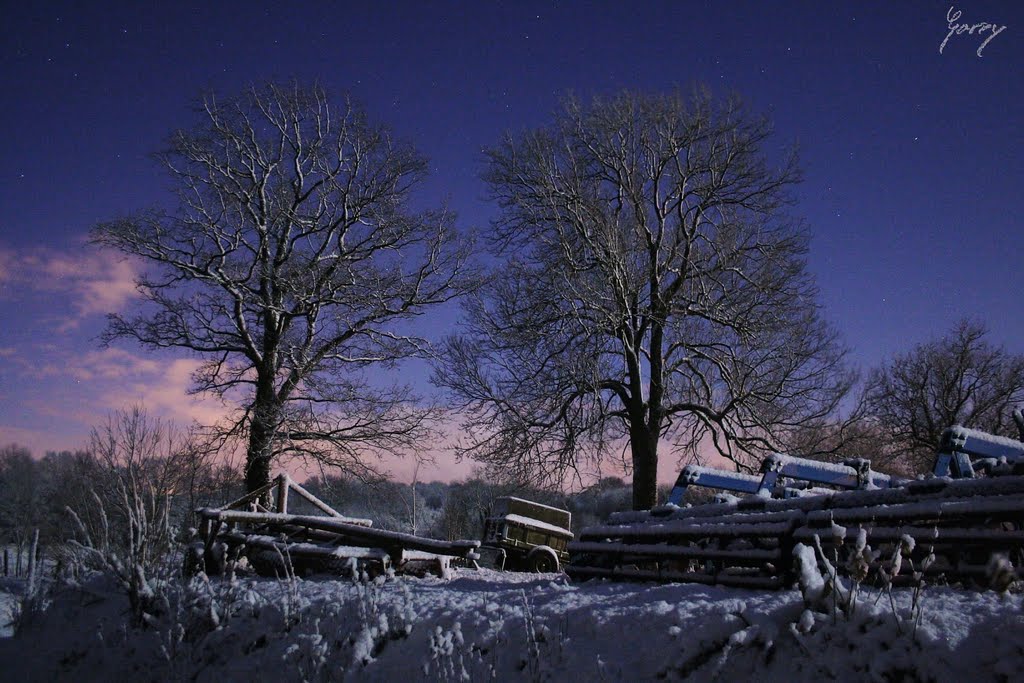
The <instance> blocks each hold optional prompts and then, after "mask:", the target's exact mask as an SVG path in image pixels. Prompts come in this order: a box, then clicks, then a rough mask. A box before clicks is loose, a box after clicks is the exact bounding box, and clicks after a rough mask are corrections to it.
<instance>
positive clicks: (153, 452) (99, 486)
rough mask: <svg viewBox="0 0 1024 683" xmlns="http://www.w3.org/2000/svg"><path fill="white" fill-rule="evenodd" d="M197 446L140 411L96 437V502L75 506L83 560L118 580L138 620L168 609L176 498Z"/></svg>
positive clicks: (117, 418) (117, 419) (116, 419)
mask: <svg viewBox="0 0 1024 683" xmlns="http://www.w3.org/2000/svg"><path fill="white" fill-rule="evenodd" d="M191 447H192V444H191V442H190V441H189V440H188V439H186V438H182V437H180V436H179V435H178V434H176V433H175V432H174V430H173V429H171V428H170V427H169V426H167V425H166V424H164V423H163V422H162V421H160V420H158V419H151V418H149V417H148V416H147V415H146V413H145V411H144V410H143V409H141V408H139V407H134V408H132V409H130V410H127V411H122V412H118V413H116V414H115V415H113V416H112V417H111V418H110V419H108V421H107V423H106V424H105V425H103V426H102V427H99V428H97V429H94V430H93V433H92V438H91V449H92V453H93V456H94V457H95V458H96V461H97V463H98V467H97V469H96V470H95V472H96V480H95V481H92V482H89V484H90V486H89V488H91V492H90V493H91V503H92V504H91V505H89V506H88V507H86V508H85V509H79V510H72V509H71V508H68V509H67V511H68V514H69V515H70V516H71V519H72V521H73V524H74V534H75V538H74V539H73V541H72V545H73V546H74V547H76V548H77V549H78V551H79V553H78V559H79V561H81V562H83V563H84V564H85V565H86V566H88V567H91V568H96V569H101V570H103V571H106V572H109V573H110V574H112V575H113V576H114V577H115V578H116V580H117V581H118V583H119V584H120V585H121V586H122V588H123V589H124V590H125V592H126V593H127V595H128V600H129V602H130V604H131V613H132V616H133V619H134V620H135V622H136V623H146V622H147V621H148V620H149V619H150V618H151V617H152V616H153V615H154V613H155V612H157V611H159V610H161V609H164V608H165V607H166V605H165V604H163V603H165V600H164V599H163V598H162V596H161V590H160V589H161V586H162V585H163V584H165V583H166V582H167V580H169V579H170V578H171V577H172V576H173V574H174V569H173V568H172V567H173V563H172V561H171V560H172V554H173V552H174V550H175V547H176V542H175V534H174V525H173V524H172V521H171V494H172V493H173V492H174V491H175V490H176V488H177V487H178V486H179V485H181V484H182V482H181V477H182V473H183V472H186V471H187V467H185V464H186V462H187V461H188V459H189V458H190V457H191V455H192V453H193V451H192V448H191Z"/></svg>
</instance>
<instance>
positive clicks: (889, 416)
mask: <svg viewBox="0 0 1024 683" xmlns="http://www.w3.org/2000/svg"><path fill="white" fill-rule="evenodd" d="M987 337H988V330H987V329H986V327H985V326H984V325H983V324H981V323H979V322H976V321H970V320H962V321H960V322H958V323H957V324H956V325H955V326H954V328H953V329H952V330H950V332H948V333H947V334H946V335H944V336H943V337H942V338H940V339H936V340H932V341H929V342H926V343H923V344H919V345H918V346H916V347H914V348H913V349H912V350H910V351H908V352H907V353H904V354H901V355H897V356H895V357H894V358H893V359H892V360H891V361H889V362H888V363H885V364H884V365H882V366H881V367H880V368H877V369H876V370H874V371H873V372H872V373H871V374H870V376H869V377H868V381H867V384H866V387H865V401H866V405H867V407H868V409H869V414H870V415H871V417H872V418H873V420H874V421H875V423H876V424H877V425H878V426H879V427H880V428H881V429H882V432H883V434H884V435H885V445H886V448H885V453H884V456H885V457H886V458H887V459H888V460H890V461H892V462H893V463H894V464H896V465H898V466H899V467H901V468H902V469H904V470H906V471H908V472H920V471H922V470H923V469H926V468H927V467H929V466H930V465H931V464H932V461H933V459H934V457H935V451H936V449H937V448H938V446H939V442H940V439H941V436H942V432H943V430H944V429H946V428H947V427H950V426H952V425H955V424H958V425H963V426H965V427H972V428H975V429H982V430H985V431H987V432H992V433H994V434H999V435H1001V436H1011V437H1013V438H1019V437H1020V434H1019V432H1018V429H1017V426H1016V425H1015V424H1014V419H1013V411H1014V409H1015V408H1019V407H1020V406H1022V405H1024V355H1021V354H1013V353H1010V352H1009V351H1007V350H1006V349H1005V348H1003V347H999V346H994V345H992V344H991V343H989V341H988V339H987Z"/></svg>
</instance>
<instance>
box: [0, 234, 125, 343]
mask: <svg viewBox="0 0 1024 683" xmlns="http://www.w3.org/2000/svg"><path fill="white" fill-rule="evenodd" d="M139 272H140V265H139V263H138V262H137V261H134V260H130V259H126V258H124V257H123V256H122V255H121V254H118V253H117V252H114V251H111V250H107V249H98V248H92V247H87V246H84V245H83V246H80V247H76V248H74V249H70V250H58V249H53V248H48V247H35V248H31V249H24V250H14V249H6V248H3V247H0V284H2V285H4V286H3V288H2V289H0V293H2V294H0V295H3V296H5V297H6V298H9V299H10V298H18V297H19V296H20V295H21V294H23V293H25V292H41V293H46V294H54V295H59V296H60V297H61V299H62V300H63V301H64V302H68V303H69V304H70V307H71V311H70V313H69V314H65V315H63V316H61V317H60V318H59V319H58V323H57V331H58V332H67V331H70V330H73V329H75V328H77V327H78V325H79V324H80V323H81V322H82V320H84V319H85V318H87V317H90V316H94V315H103V314H106V313H116V312H119V311H121V310H123V309H124V308H125V306H127V305H128V303H129V302H130V301H131V300H132V299H133V298H135V297H136V296H138V292H137V291H136V288H135V279H136V277H137V276H138V275H139Z"/></svg>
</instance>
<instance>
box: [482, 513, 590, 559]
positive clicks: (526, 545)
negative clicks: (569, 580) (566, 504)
mask: <svg viewBox="0 0 1024 683" xmlns="http://www.w3.org/2000/svg"><path fill="white" fill-rule="evenodd" d="M571 525H572V513H570V512H569V511H568V510H562V509H560V508H556V507H551V506H550V505H542V504H541V503H535V502H533V501H531V500H525V499H523V498H516V497H514V496H503V497H501V498H497V499H496V500H495V501H494V503H493V504H492V505H491V513H490V515H489V516H488V517H487V519H486V520H485V522H484V536H483V545H482V547H481V548H480V551H481V556H482V559H483V561H484V563H485V564H489V565H491V566H493V567H494V568H495V569H512V570H517V571H532V572H557V571H561V567H562V565H563V564H565V563H566V562H567V561H568V560H569V553H568V549H567V548H568V543H569V541H571V540H572V538H573V534H572V531H570V528H571Z"/></svg>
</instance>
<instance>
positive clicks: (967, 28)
mask: <svg viewBox="0 0 1024 683" xmlns="http://www.w3.org/2000/svg"><path fill="white" fill-rule="evenodd" d="M961 14H962V13H961V12H960V10H958V9H956V7H955V6H950V8H949V11H948V12H946V22H947V23H948V25H949V33H947V34H946V37H945V39H943V41H942V44H941V45H939V54H940V55H941V54H942V51H943V50H944V49H945V48H946V43H948V42H949V39H950V37H952V35H953V34H954V33H955V34H956V35H958V36H959V35H963V34H964V33H966V34H967V35H969V36H973V35H977V36H979V37H980V36H982V35H984V34H985V33H988V34H989V35H988V37H987V38H985V40H983V41H981V45H979V46H978V50H977V55H978V56H979V57H980V56H981V51H982V50H984V49H985V46H986V45H988V44H989V43H990V42H992V39H993V38H995V37H996V36H998V35H999V34H1000V33H1002V32H1003V31H1005V30H1006V27H1005V26H998V25H997V24H992V23H989V22H987V21H980V22H978V23H977V24H960V23H957V22H959V21H960V15H961Z"/></svg>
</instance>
